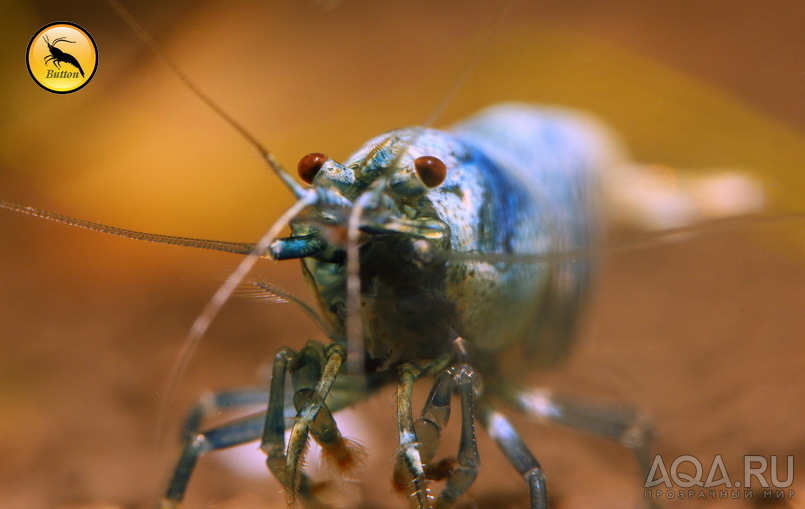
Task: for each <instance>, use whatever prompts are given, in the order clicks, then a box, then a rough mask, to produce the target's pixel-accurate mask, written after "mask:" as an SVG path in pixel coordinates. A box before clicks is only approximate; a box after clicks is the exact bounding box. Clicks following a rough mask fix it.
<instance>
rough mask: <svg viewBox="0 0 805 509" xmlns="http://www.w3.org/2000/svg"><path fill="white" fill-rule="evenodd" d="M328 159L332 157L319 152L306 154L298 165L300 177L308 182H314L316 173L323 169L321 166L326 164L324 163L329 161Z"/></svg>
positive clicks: (297, 169)
mask: <svg viewBox="0 0 805 509" xmlns="http://www.w3.org/2000/svg"><path fill="white" fill-rule="evenodd" d="M328 159H330V158H329V157H327V156H326V155H324V154H319V153H318V152H313V153H312V154H308V155H306V156H305V157H303V158H302V159H300V160H299V164H297V165H296V171H297V172H299V178H301V179H302V180H304V181H305V182H307V183H308V184H312V183H313V178H314V177H316V174H317V173H318V172H319V170H321V167H322V166H324V163H325V162H327V160H328Z"/></svg>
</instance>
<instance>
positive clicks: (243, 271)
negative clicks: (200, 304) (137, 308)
mask: <svg viewBox="0 0 805 509" xmlns="http://www.w3.org/2000/svg"><path fill="white" fill-rule="evenodd" d="M316 200H317V196H316V192H315V191H314V190H312V189H311V190H308V191H306V192H305V194H303V195H302V197H301V198H300V199H299V201H297V202H296V203H294V204H293V205H291V207H290V208H289V209H288V210H286V211H285V213H284V214H282V216H280V218H279V219H277V221H276V222H275V223H274V224H273V225H271V228H269V229H268V231H267V232H266V233H265V235H263V237H262V238H261V239H260V241H259V242H257V244H255V245H254V249H253V250H252V252H251V253H249V255H248V256H247V257H245V258H244V259H243V260H241V262H240V264H239V265H238V267H237V268H236V269H235V270H234V271H233V272H232V274H230V275H229V277H228V278H227V279H226V281H224V284H222V285H221V286H220V287H219V288H218V290H217V291H216V292H215V294H214V295H213V296H212V297H211V298H210V300H209V301H208V302H207V305H206V306H204V310H203V311H202V312H201V314H199V315H198V317H196V320H195V321H194V322H193V326H192V327H191V328H190V331H189V332H188V333H187V336H185V339H184V341H182V347H181V349H180V351H179V354H178V356H177V357H176V360H175V361H174V363H173V366H171V369H170V372H169V373H168V378H167V380H166V385H165V389H164V392H163V393H162V402H161V403H160V406H159V412H158V414H157V415H158V416H157V424H156V429H155V432H154V443H155V444H156V447H157V448H159V447H160V446H161V444H162V434H163V431H164V429H165V423H166V422H167V416H168V409H169V408H170V404H171V403H172V402H173V400H174V398H175V397H176V391H177V389H178V387H179V382H180V381H181V379H182V378H183V376H184V373H185V371H187V366H188V364H189V363H190V359H191V358H192V357H193V353H195V351H196V348H197V347H198V344H199V342H200V341H201V338H202V337H203V336H204V334H206V333H207V329H209V328H210V324H211V323H212V321H213V320H214V319H215V317H216V316H218V313H219V312H220V311H221V308H222V307H223V306H224V304H225V303H226V301H228V300H229V298H230V297H231V296H232V293H234V291H235V290H236V289H237V288H238V286H239V285H240V284H241V283H242V282H243V279H244V278H245V277H246V275H247V274H248V273H249V272H250V271H251V270H252V267H254V264H255V263H257V260H259V259H260V258H261V253H266V252H268V246H269V245H271V242H272V241H273V240H274V239H276V238H277V236H278V235H279V233H280V231H282V229H283V228H285V227H286V226H287V225H288V223H290V222H291V220H292V219H293V218H294V217H296V216H297V215H298V214H299V213H300V212H301V211H302V210H304V209H305V208H307V207H309V206H311V205H313V204H315V203H316Z"/></svg>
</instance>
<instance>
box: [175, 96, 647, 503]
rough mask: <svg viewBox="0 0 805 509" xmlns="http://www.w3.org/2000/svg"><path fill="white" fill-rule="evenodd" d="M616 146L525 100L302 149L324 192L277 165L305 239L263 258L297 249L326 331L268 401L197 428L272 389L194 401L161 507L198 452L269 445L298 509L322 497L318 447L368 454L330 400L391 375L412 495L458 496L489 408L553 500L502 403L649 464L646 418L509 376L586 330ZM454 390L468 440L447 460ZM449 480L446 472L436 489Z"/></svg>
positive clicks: (401, 486)
mask: <svg viewBox="0 0 805 509" xmlns="http://www.w3.org/2000/svg"><path fill="white" fill-rule="evenodd" d="M615 147H616V144H615V143H614V142H612V141H611V140H610V139H609V137H608V133H607V132H606V131H605V130H603V129H600V128H599V127H598V126H597V125H596V124H595V122H593V121H590V120H589V119H586V118H584V117H583V116H581V115H578V114H575V113H569V112H567V111H563V110H558V109H549V108H537V107H532V106H525V105H514V104H513V105H502V106H497V107H493V108H490V109H488V110H485V111H483V112H481V113H479V114H478V115H476V116H474V117H472V118H470V119H468V120H466V121H464V122H462V123H459V124H458V125H455V126H454V127H453V128H452V129H451V130H449V131H439V130H435V129H430V128H406V129H399V130H395V131H392V132H389V133H386V134H384V135H381V136H379V137H377V138H375V139H373V140H371V141H369V142H368V143H366V144H365V145H364V146H363V147H362V148H361V149H359V150H358V151H357V152H356V153H355V154H354V155H353V156H352V157H350V158H349V160H348V161H347V162H346V163H344V164H340V163H338V162H336V161H334V160H332V159H330V158H328V157H327V156H325V155H323V154H318V153H313V154H309V155H307V156H305V157H303V158H302V159H301V161H300V162H299V166H298V170H299V175H300V177H301V179H302V180H304V181H305V182H306V183H307V184H309V185H310V188H309V189H305V188H302V187H301V186H299V184H296V183H295V182H294V181H293V179H290V178H289V177H288V176H287V175H281V176H283V180H284V181H285V183H286V185H288V186H289V187H291V189H292V191H293V192H294V193H295V194H296V195H297V198H298V199H299V202H298V203H297V204H296V205H295V208H294V211H293V214H292V215H293V217H292V218H289V219H290V224H291V231H292V235H291V236H290V237H287V238H279V239H273V242H271V244H270V249H269V256H270V257H272V258H274V259H277V260H286V259H291V258H299V259H301V262H302V270H303V272H304V274H305V276H306V279H307V281H308V283H309V284H310V286H311V288H312V290H313V292H314V294H315V297H316V299H317V301H318V304H319V306H320V309H321V314H322V315H323V322H325V323H326V324H327V326H326V328H327V329H328V334H329V336H330V339H331V342H330V343H329V344H326V345H325V344H322V343H319V342H310V343H308V344H307V346H304V347H303V348H302V349H300V350H292V349H290V348H283V349H282V350H281V351H280V352H278V353H277V355H276V356H275V358H274V364H273V368H272V379H271V382H270V385H269V388H268V406H267V410H266V411H265V412H264V413H261V414H259V415H256V416H253V417H249V418H246V419H241V420H239V421H236V422H233V423H230V424H225V425H223V426H220V427H216V428H213V429H209V430H206V431H200V426H199V423H200V422H201V421H202V420H203V416H204V414H205V412H206V411H208V410H209V409H210V407H211V405H212V406H215V405H220V406H225V405H236V404H238V403H240V402H252V403H253V402H254V401H258V400H259V399H260V397H265V393H262V395H252V394H249V393H245V392H244V393H238V392H228V393H221V394H219V395H216V397H215V398H214V399H213V400H214V402H213V403H209V402H208V403H207V404H206V405H201V406H199V407H198V408H197V409H196V410H195V411H194V413H193V414H192V415H191V418H190V419H189V421H188V425H187V429H186V437H187V442H186V447H185V450H184V452H183V454H182V456H181V458H180V460H179V463H178V465H177V467H176V470H175V472H174V475H173V478H172V480H171V482H170V485H169V488H168V491H167V493H166V495H165V498H164V500H163V505H164V506H166V507H172V506H175V505H177V504H178V503H179V502H180V501H181V500H182V498H183V496H184V493H185V490H186V487H187V484H188V481H189V478H190V475H191V472H192V469H193V467H194V465H195V463H196V461H197V459H198V457H199V456H200V455H201V454H203V453H204V452H207V451H210V450H214V449H219V448H224V447H229V446H233V445H237V444H240V443H244V442H247V441H252V440H261V449H262V450H263V451H264V452H265V454H266V455H267V464H268V468H269V469H270V471H271V472H272V474H273V475H274V476H275V477H276V478H277V479H278V480H279V481H280V483H281V484H282V485H283V487H284V490H285V494H286V499H287V502H288V503H289V505H295V504H299V503H301V504H302V505H303V506H305V507H326V506H327V504H326V501H324V500H323V499H322V497H321V496H320V493H321V491H322V490H320V489H319V488H320V487H321V486H322V483H321V482H319V481H314V480H313V479H312V478H310V477H308V475H307V474H306V473H305V471H304V468H303V464H304V454H305V451H306V446H307V444H308V442H309V441H310V440H311V439H312V440H315V441H316V442H317V443H318V444H319V445H320V446H321V448H322V451H323V455H324V457H325V458H328V459H329V460H330V461H331V462H332V463H333V464H334V465H335V466H336V467H337V468H338V469H340V470H342V471H348V470H350V469H351V468H352V467H353V466H354V465H355V464H356V463H357V462H358V460H359V456H360V454H361V453H360V451H359V450H358V448H357V447H355V446H354V445H353V444H352V442H350V441H348V440H347V439H345V438H344V437H343V436H342V435H341V433H340V432H339V430H338V426H337V423H336V420H335V419H334V417H333V412H335V411H336V410H338V409H340V408H344V407H346V406H348V405H351V404H353V403H355V402H357V401H359V400H361V399H363V398H365V397H366V396H367V395H368V394H370V393H372V392H373V391H375V390H377V389H378V388H380V387H382V386H385V385H388V384H392V383H395V384H396V386H397V402H396V419H397V431H398V438H399V446H398V449H397V451H398V452H397V456H396V460H395V468H394V474H393V482H394V485H395V486H396V487H397V489H398V490H399V491H401V492H402V493H403V494H405V495H406V496H409V497H410V499H411V501H412V504H413V505H414V506H416V507H419V508H429V507H434V506H435V507H450V506H452V505H453V504H454V503H455V501H456V500H457V499H458V498H459V497H461V496H462V494H464V493H465V492H466V491H467V490H468V489H469V488H470V486H471V485H472V484H473V482H474V480H475V478H476V476H477V475H478V472H479V468H480V457H479V454H478V450H477V446H476V429H475V422H476V420H477V421H478V422H479V423H480V424H481V426H482V427H483V428H484V429H485V430H486V432H488V433H489V434H490V436H491V437H492V439H493V440H494V442H495V443H496V444H497V445H498V446H499V448H500V449H501V450H502V452H503V454H504V456H505V457H506V458H507V459H508V460H509V462H510V463H511V464H512V466H513V467H514V469H516V471H517V472H518V473H519V474H520V475H521V476H522V477H523V479H524V480H525V482H526V484H527V487H528V490H529V493H530V504H531V507H532V508H543V507H547V500H548V499H547V491H546V482H545V476H544V474H543V471H542V468H541V467H540V464H539V462H538V461H537V459H536V458H535V457H534V455H533V454H532V453H531V452H530V451H529V449H528V448H527V446H526V445H525V443H524V442H523V440H522V439H521V438H520V437H519V435H518V433H517V431H515V429H514V427H513V426H512V424H511V423H510V422H509V420H508V419H507V417H505V415H504V414H503V413H502V412H500V411H499V410H498V408H499V407H500V406H501V405H506V406H509V407H511V408H513V409H515V410H519V411H522V412H525V413H526V414H528V415H530V416H532V417H535V418H539V419H541V420H547V421H552V422H555V423H558V424H564V425H568V426H571V427H575V428H579V429H582V430H584V431H588V432H593V433H596V434H599V435H602V436H605V437H609V438H611V439H614V440H617V441H620V442H621V443H623V444H624V445H626V446H628V447H630V448H632V449H633V450H634V451H635V453H636V455H637V458H638V462H639V464H640V467H641V468H642V469H644V471H645V469H646V466H647V465H646V463H647V458H648V451H647V449H648V443H649V436H650V433H649V428H648V426H647V425H646V423H645V422H644V421H643V420H642V419H640V418H639V417H638V415H637V414H635V413H632V412H629V411H625V410H620V409H617V410H616V409H614V408H611V407H603V406H597V405H590V404H586V403H581V402H578V401H574V400H569V399H564V398H560V397H555V396H550V395H549V394H548V393H544V392H533V391H532V392H525V391H521V390H520V389H519V388H518V387H517V385H516V381H515V380H513V379H512V377H511V376H510V373H516V372H517V369H513V368H512V366H514V365H515V364H517V363H520V364H521V365H525V366H526V367H527V368H528V369H534V368H536V367H538V366H547V365H552V364H555V363H556V362H557V361H558V360H559V359H561V358H562V356H563V355H564V354H565V353H566V352H567V350H568V348H569V346H570V345H571V344H572V338H573V336H574V332H575V329H576V324H577V322H578V316H579V313H580V312H581V311H582V309H583V308H584V305H585V301H586V297H587V294H588V288H589V285H590V282H591V277H592V275H593V266H592V265H593V262H592V261H591V258H590V257H589V256H584V255H583V254H579V253H585V252H588V251H589V250H590V249H591V248H592V247H593V246H594V243H595V240H596V235H597V231H598V229H599V224H598V222H599V218H600V215H599V211H598V202H599V195H600V194H601V189H600V186H599V183H598V176H599V174H600V173H601V171H603V170H604V169H606V168H607V167H608V166H612V165H613V164H614V161H615V160H616V159H617V156H616V153H617V152H618V151H617V150H616V149H615ZM573 253H576V254H577V256H574V255H573ZM423 378H428V379H432V382H430V383H431V384H432V389H431V391H430V394H429V396H428V397H427V399H426V401H425V403H424V406H423V408H422V409H421V413H419V415H418V416H417V415H415V414H414V411H415V410H414V407H413V404H412V392H413V387H414V384H415V383H416V382H417V381H419V380H420V379H423ZM286 381H290V383H291V385H292V387H290V388H288V390H286ZM454 396H457V397H455V398H454ZM454 400H455V401H454ZM263 401H265V400H263ZM454 404H455V405H456V412H455V413H456V414H457V416H458V417H457V418H458V420H459V422H460V428H461V431H460V439H459V441H458V444H455V449H454V450H455V455H454V456H451V457H449V458H444V459H443V458H439V457H437V452H438V450H439V442H440V435H441V433H442V430H443V429H444V427H445V425H446V424H447V421H448V418H449V416H450V414H451V409H452V407H453V405H454ZM287 409H291V410H290V411H291V412H293V414H292V415H294V416H295V418H294V419H293V420H291V421H288V420H286V413H287V412H288V410H287ZM286 422H292V424H291V425H290V426H292V427H291V429H290V438H289V439H288V441H287V443H286V438H285V437H286ZM437 480H438V481H443V482H444V485H443V487H442V488H441V489H440V490H438V491H437V490H433V491H432V490H431V485H432V484H435V482H436V481H437ZM636 486H637V482H636Z"/></svg>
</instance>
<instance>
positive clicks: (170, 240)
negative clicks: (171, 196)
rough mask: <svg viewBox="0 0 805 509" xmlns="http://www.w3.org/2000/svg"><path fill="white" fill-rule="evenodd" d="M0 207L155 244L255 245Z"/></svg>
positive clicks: (230, 248) (236, 248)
mask: <svg viewBox="0 0 805 509" xmlns="http://www.w3.org/2000/svg"><path fill="white" fill-rule="evenodd" d="M0 208H2V209H6V210H11V211H14V212H19V213H21V214H27V215H29V216H33V217H38V218H40V219H47V220H48V221H55V222H57V223H61V224H66V225H68V226H75V227H77V228H83V229H85V230H90V231H93V232H100V233H106V234H108V235H114V236H115V237H124V238H127V239H134V240H144V241H146V242H155V243H157V244H168V245H171V246H185V247H195V248H199V249H210V250H213V251H224V252H226V253H238V254H249V253H251V252H252V251H253V250H254V247H255V245H254V244H249V243H246V242H227V241H223V240H207V239H195V238H192V237H177V236H174V235H160V234H158V233H146V232H140V231H136V230H127V229H126V228H118V227H116V226H108V225H105V224H101V223H93V222H92V221H85V220H83V219H77V218H75V217H70V216H64V215H62V214H56V213H54V212H48V211H47V210H42V209H37V208H34V207H28V206H26V205H20V204H18V203H13V202H9V201H2V200H0Z"/></svg>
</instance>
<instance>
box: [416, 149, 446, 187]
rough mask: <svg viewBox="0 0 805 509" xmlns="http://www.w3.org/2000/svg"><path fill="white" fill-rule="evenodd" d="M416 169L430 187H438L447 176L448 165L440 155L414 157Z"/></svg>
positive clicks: (424, 182)
mask: <svg viewBox="0 0 805 509" xmlns="http://www.w3.org/2000/svg"><path fill="white" fill-rule="evenodd" d="M414 169H415V170H416V172H417V175H419V178H420V179H421V180H422V183H423V184H425V185H426V186H428V187H436V186H438V185H439V184H441V183H442V182H444V179H446V178H447V166H445V165H444V163H443V162H442V160H441V159H439V158H438V157H433V156H422V157H417V158H416V159H414Z"/></svg>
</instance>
